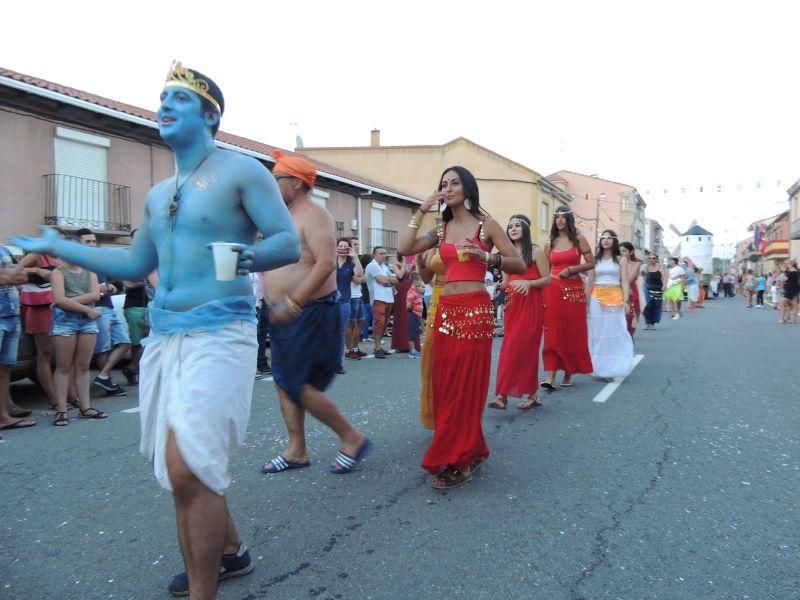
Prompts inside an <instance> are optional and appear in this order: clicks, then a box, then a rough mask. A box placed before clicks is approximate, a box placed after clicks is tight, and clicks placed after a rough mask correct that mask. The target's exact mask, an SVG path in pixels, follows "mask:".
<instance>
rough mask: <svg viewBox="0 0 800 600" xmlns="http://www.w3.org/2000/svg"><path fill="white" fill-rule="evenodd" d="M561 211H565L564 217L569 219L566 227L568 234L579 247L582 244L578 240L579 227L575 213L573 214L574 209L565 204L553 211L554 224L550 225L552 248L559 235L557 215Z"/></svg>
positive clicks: (573, 243) (574, 244)
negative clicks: (576, 224)
mask: <svg viewBox="0 0 800 600" xmlns="http://www.w3.org/2000/svg"><path fill="white" fill-rule="evenodd" d="M561 213H564V218H565V219H566V220H567V226H566V227H565V228H564V229H565V231H566V232H567V236H569V241H570V242H572V245H573V246H575V247H576V248H577V247H578V246H580V241H578V228H577V227H575V215H573V214H572V209H571V208H570V207H569V206H564V205H563V204H562V205H561V206H559V207H558V208H556V210H555V211H554V212H553V225H552V226H551V227H550V248H551V249H552V247H553V242H555V241H556V238H557V237H558V227H556V217H557V216H558V215H560V214H561Z"/></svg>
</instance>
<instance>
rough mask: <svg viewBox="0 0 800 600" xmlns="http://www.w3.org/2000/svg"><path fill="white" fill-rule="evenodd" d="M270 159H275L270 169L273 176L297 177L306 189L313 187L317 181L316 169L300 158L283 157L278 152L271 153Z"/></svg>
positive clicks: (281, 153)
mask: <svg viewBox="0 0 800 600" xmlns="http://www.w3.org/2000/svg"><path fill="white" fill-rule="evenodd" d="M272 158H274V159H275V167H274V168H273V169H272V174H273V175H278V174H281V175H289V176H290V177H297V179H299V180H300V181H302V182H303V183H305V184H306V185H307V186H308V187H310V188H312V187H314V182H315V181H316V179H317V168H316V167H315V166H314V165H313V164H311V163H310V162H308V161H307V160H306V159H305V158H302V157H300V156H285V155H284V154H283V152H281V151H280V150H273V151H272Z"/></svg>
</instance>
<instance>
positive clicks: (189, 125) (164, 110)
mask: <svg viewBox="0 0 800 600" xmlns="http://www.w3.org/2000/svg"><path fill="white" fill-rule="evenodd" d="M205 129H210V124H209V122H208V119H207V115H206V113H205V111H204V110H203V103H202V102H201V101H200V96H198V95H197V94H195V93H194V92H192V91H189V90H187V89H185V88H182V87H177V86H172V87H169V86H168V87H166V88H164V91H162V92H161V105H160V106H159V107H158V132H159V133H160V134H161V139H163V140H164V141H165V142H167V143H168V144H170V142H178V143H180V142H181V141H189V140H192V139H196V137H197V136H198V135H201V134H202V132H203V130H205Z"/></svg>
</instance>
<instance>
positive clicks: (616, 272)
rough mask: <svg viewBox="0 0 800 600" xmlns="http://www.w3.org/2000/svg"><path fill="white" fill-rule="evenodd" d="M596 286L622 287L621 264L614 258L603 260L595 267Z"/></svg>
mask: <svg viewBox="0 0 800 600" xmlns="http://www.w3.org/2000/svg"><path fill="white" fill-rule="evenodd" d="M594 284H595V285H620V269H619V264H617V263H615V262H614V259H613V258H603V259H602V260H600V261H598V262H597V263H596V264H595V266H594Z"/></svg>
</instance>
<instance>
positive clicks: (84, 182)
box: [44, 174, 131, 233]
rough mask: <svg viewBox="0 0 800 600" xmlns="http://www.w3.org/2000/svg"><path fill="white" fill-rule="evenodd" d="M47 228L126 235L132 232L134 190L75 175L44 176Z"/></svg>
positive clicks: (45, 220)
mask: <svg viewBox="0 0 800 600" xmlns="http://www.w3.org/2000/svg"><path fill="white" fill-rule="evenodd" d="M44 181H45V209H44V222H45V224H46V225H54V226H56V227H66V228H69V229H79V228H81V227H86V228H88V229H92V230H94V231H107V232H114V233H127V232H130V230H131V188H130V187H128V186H126V185H119V184H117V183H109V182H108V181H96V180H94V179H84V178H83V177H74V176H72V175H61V174H54V175H45V176H44Z"/></svg>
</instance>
